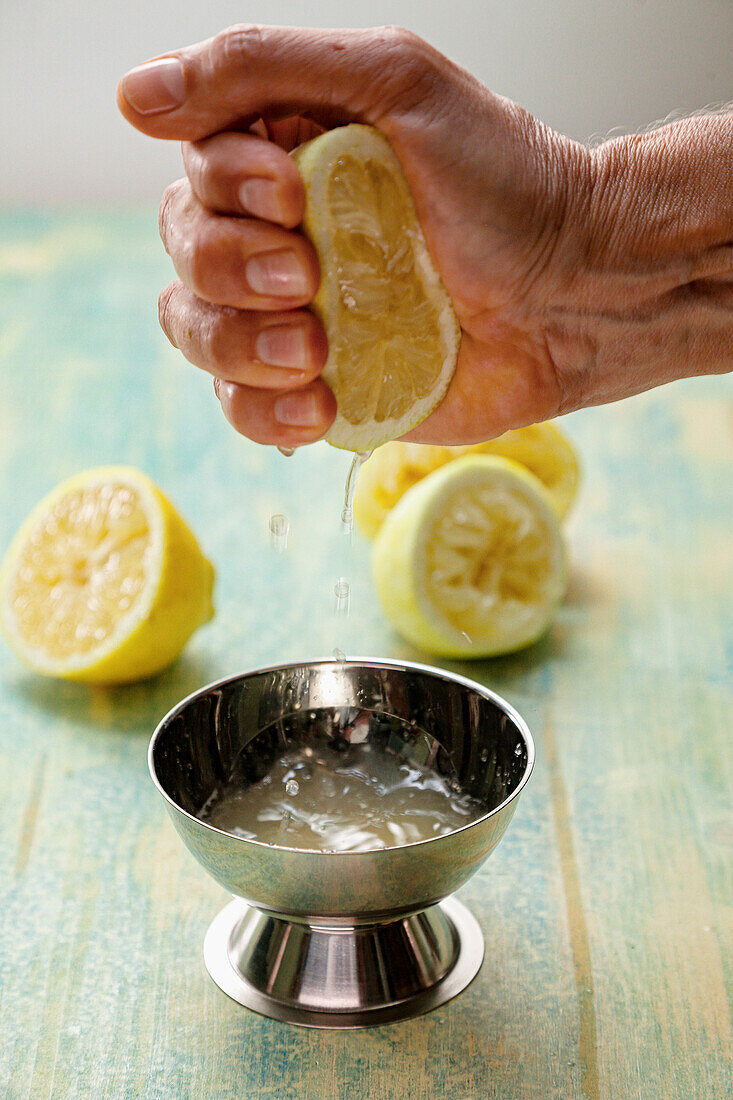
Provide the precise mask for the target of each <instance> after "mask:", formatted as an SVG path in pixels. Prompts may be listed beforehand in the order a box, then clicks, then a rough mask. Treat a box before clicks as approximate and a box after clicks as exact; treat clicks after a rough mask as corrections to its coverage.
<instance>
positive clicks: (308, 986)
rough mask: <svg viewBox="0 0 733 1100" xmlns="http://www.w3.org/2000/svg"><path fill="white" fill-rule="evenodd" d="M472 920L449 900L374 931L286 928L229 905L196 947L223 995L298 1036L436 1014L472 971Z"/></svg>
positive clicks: (479, 944) (476, 943) (476, 933)
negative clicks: (308, 1030)
mask: <svg viewBox="0 0 733 1100" xmlns="http://www.w3.org/2000/svg"><path fill="white" fill-rule="evenodd" d="M483 956H484V941H483V937H482V935H481V929H480V928H479V925H478V922H477V921H476V918H475V917H474V916H473V915H472V914H471V913H470V912H469V911H468V909H466V907H465V906H464V905H462V904H461V903H460V902H459V901H457V900H456V898H455V897H453V896H451V897H448V898H446V899H445V900H444V901H442V902H440V903H439V904H438V905H432V906H430V908H428V909H424V910H423V911H422V912H420V913H413V914H410V915H409V916H405V917H400V918H398V919H396V920H394V919H392V920H384V921H382V922H380V923H375V924H354V925H353V926H349V925H347V924H338V923H333V924H330V923H329V922H328V921H326V920H324V921H323V922H322V923H319V922H318V919H317V918H313V919H312V920H311V921H310V922H309V923H306V922H305V921H302V922H301V921H292V920H287V919H283V918H282V917H278V916H275V915H274V914H272V913H269V912H264V911H263V910H260V909H256V908H255V907H254V906H251V905H247V903H246V902H244V901H242V900H241V899H240V898H235V900H234V901H232V902H230V903H229V905H227V906H225V908H224V909H222V911H221V912H220V913H219V914H218V916H217V917H215V918H214V920H213V921H212V923H211V925H210V926H209V930H208V932H207V933H206V938H205V940H204V961H205V963H206V969H207V970H208V972H209V974H210V975H211V977H212V978H213V979H214V981H215V982H216V984H217V985H218V986H219V988H220V989H222V990H223V991H224V993H226V994H228V996H230V997H232V998H233V999H234V1000H235V1001H237V1002H238V1003H239V1004H241V1005H245V1006H246V1007H247V1008H251V1009H254V1011H255V1012H259V1013H261V1014H262V1015H264V1016H271V1017H272V1018H273V1019H276V1020H284V1021H286V1022H287V1023H291V1024H300V1025H301V1026H303V1027H324V1028H355V1027H370V1026H373V1025H377V1024H386V1023H391V1022H393V1021H395V1020H403V1019H406V1018H408V1017H410V1016H419V1015H421V1014H422V1013H423V1012H429V1011H430V1009H433V1008H437V1006H438V1005H441V1004H444V1003H445V1002H446V1001H448V1000H450V999H451V997H455V996H456V994H457V993H460V992H461V990H463V989H465V988H466V986H467V985H468V984H469V982H471V981H472V980H473V978H474V977H475V976H476V974H477V973H478V971H479V968H480V966H481V962H482V960H483Z"/></svg>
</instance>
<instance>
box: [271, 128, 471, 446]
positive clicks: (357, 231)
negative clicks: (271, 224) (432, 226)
mask: <svg viewBox="0 0 733 1100" xmlns="http://www.w3.org/2000/svg"><path fill="white" fill-rule="evenodd" d="M292 155H293V158H294V159H295V161H296V163H297V165H298V168H299V170H300V174H301V176H302V178H303V183H304V186H305V192H306V205H305V215H304V218H303V229H304V231H305V233H306V235H307V236H308V237H309V238H310V240H311V241H312V243H313V245H314V247H315V249H316V251H317V253H318V258H319V261H320V265H321V283H320V287H319V290H318V293H317V295H316V297H315V299H314V301H313V303H312V308H313V309H314V311H315V313H316V314H317V315H318V316H319V317H320V319H321V321H322V323H323V325H324V328H325V330H326V334H327V336H328V342H329V353H328V360H327V362H326V365H325V367H324V369H323V373H322V377H323V379H324V381H325V382H326V383H327V384H328V385H329V386H330V388H331V389H332V390H333V393H334V395H335V397H336V402H337V408H338V411H337V415H336V420H335V421H334V423H333V425H332V426H331V428H330V429H329V431H328V433H327V435H326V439H327V440H328V442H329V443H332V444H333V445H334V446H336V447H343V448H345V449H346V450H350V451H369V450H373V449H374V448H375V447H378V446H380V445H381V444H382V443H385V442H386V441H387V440H390V439H397V438H398V437H399V436H401V435H404V434H405V432H408V431H410V429H411V428H414V427H416V425H418V424H419V423H420V422H421V421H423V420H424V419H425V418H426V417H427V416H428V415H429V414H430V413H431V412H432V411H433V409H434V408H435V407H436V406H437V405H438V403H439V402H440V401H441V400H442V398H443V396H444V394H445V391H446V389H447V388H448V384H449V382H450V380H451V378H452V376H453V372H454V370H455V366H456V358H457V356H458V348H459V344H460V326H459V324H458V321H457V319H456V315H455V313H454V311H453V306H452V303H451V300H450V298H449V296H448V294H447V293H446V291H445V289H444V287H443V284H442V282H441V279H440V275H439V274H438V271H437V270H436V268H435V265H434V263H433V260H432V258H431V256H430V253H429V251H428V247H427V244H426V242H425V237H424V236H423V232H422V229H421V227H420V223H419V221H418V218H417V214H416V212H415V206H414V203H413V199H412V195H411V193H410V189H409V187H408V185H407V182H406V180H405V177H404V175H403V173H402V169H401V167H400V164H399V161H398V159H397V157H396V156H395V153H394V151H393V149H392V147H391V145H390V143H389V141H388V140H387V138H386V137H385V136H384V135H383V134H381V133H380V132H379V131H378V130H375V129H374V128H373V127H371V126H362V125H359V124H356V123H354V124H352V125H350V126H341V127H338V128H337V129H334V130H329V131H328V132H327V133H325V134H322V135H320V136H319V137H317V138H313V139H312V140H311V141H308V142H305V143H304V144H303V145H301V146H299V147H298V148H297V149H295V150H293V154H292Z"/></svg>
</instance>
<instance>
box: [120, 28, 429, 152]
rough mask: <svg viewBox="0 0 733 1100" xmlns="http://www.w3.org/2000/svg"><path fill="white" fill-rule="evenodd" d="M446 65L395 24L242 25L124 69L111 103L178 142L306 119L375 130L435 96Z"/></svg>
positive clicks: (149, 130)
mask: <svg viewBox="0 0 733 1100" xmlns="http://www.w3.org/2000/svg"><path fill="white" fill-rule="evenodd" d="M426 61H427V62H428V63H427V64H426ZM444 64H445V59H444V58H442V57H441V55H440V54H439V53H438V52H437V51H436V50H434V49H433V48H432V47H431V46H428V44H427V43H426V42H424V41H423V40H422V39H421V38H418V37H417V35H414V34H412V33H411V32H409V31H405V30H402V29H401V28H396V27H377V28H370V29H368V30H318V29H313V28H308V27H263V26H260V25H257V24H243V25H240V26H235V27H230V28H229V29H228V30H225V31H222V32H221V33H220V34H217V35H216V36H215V37H214V38H210V39H207V40H206V41H204V42H199V43H197V44H196V45H194V46H186V47H185V48H183V49H180V50H174V51H173V52H172V53H169V54H165V55H164V56H162V57H158V58H155V59H154V60H152V61H148V62H146V63H145V64H144V65H140V66H138V67H137V68H136V69H133V70H131V72H129V73H127V75H126V76H124V77H123V79H122V80H121V82H120V85H119V87H118V89H117V104H118V106H119V108H120V111H121V112H122V114H123V115H124V116H125V118H126V119H127V120H128V122H130V123H132V125H133V126H135V127H137V129H138V130H142V131H143V133H146V134H149V135H150V136H151V137H158V138H169V139H172V140H177V141H181V140H183V141H198V140H200V139H201V138H204V137H208V136H209V135H210V134H214V133H217V132H218V131H219V130H224V129H236V128H241V127H247V126H249V125H251V124H252V123H253V122H254V121H255V120H256V119H258V118H267V119H278V118H287V117H289V116H292V115H303V114H305V115H308V116H309V117H311V118H316V119H317V120H318V121H319V122H323V123H324V124H325V125H329V126H333V125H340V124H343V123H346V122H352V121H355V120H357V119H358V120H360V121H364V122H371V123H373V124H377V123H378V121H379V118H380V117H382V116H383V115H384V114H385V113H388V112H389V111H390V109H392V108H393V107H395V106H397V105H399V106H400V107H402V108H407V109H409V106H410V105H411V104H414V103H415V102H418V101H420V100H424V99H425V98H426V96H427V95H428V94H429V93H430V91H431V89H432V90H433V91H435V85H436V84H437V78H438V75H439V72H440V71H441V70H442V67H443V65H444Z"/></svg>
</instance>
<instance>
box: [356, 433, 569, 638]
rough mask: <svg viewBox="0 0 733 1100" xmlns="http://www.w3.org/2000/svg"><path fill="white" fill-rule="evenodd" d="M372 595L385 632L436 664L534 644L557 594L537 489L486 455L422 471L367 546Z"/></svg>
mask: <svg viewBox="0 0 733 1100" xmlns="http://www.w3.org/2000/svg"><path fill="white" fill-rule="evenodd" d="M372 562H373V572H374V580H375V584H376V589H377V594H378V596H379V599H380V602H381V604H382V608H383V610H384V613H385V615H386V616H387V618H388V619H389V620H390V622H391V623H392V625H393V626H394V627H395V628H396V629H397V630H398V631H399V632H400V633H401V634H402V635H403V636H404V637H405V638H407V639H408V640H409V641H410V642H412V643H413V644H414V645H416V646H418V647H419V648H421V649H423V650H425V651H427V652H428V653H432V654H435V655H439V656H444V657H492V656H497V655H498V654H501V653H510V652H512V651H514V650H517V649H521V648H522V647H524V646H527V645H530V644H531V643H532V642H534V641H536V640H537V639H538V638H539V637H540V636H541V635H542V634H543V633H544V631H545V630H546V629H547V628H548V627H549V625H550V623H551V621H552V618H553V615H554V613H555V610H556V609H557V606H558V604H559V603H560V600H561V599H562V596H563V594H564V592H565V588H566V583H567V560H566V551H565V544H564V540H563V536H562V532H561V530H560V524H559V520H558V516H557V512H556V510H555V508H554V507H553V505H552V502H551V498H550V496H549V494H548V493H547V491H546V490H545V489H544V487H543V485H542V483H541V482H540V481H539V480H538V479H537V478H536V477H535V476H534V475H533V474H531V473H529V472H528V471H527V470H526V469H524V468H523V467H521V466H519V465H518V464H517V463H515V462H512V461H510V460H508V459H504V458H500V457H498V456H495V455H483V454H482V455H476V454H471V455H466V456H465V457H463V458H457V459H455V461H453V462H450V463H448V464H447V465H445V466H443V467H441V468H440V469H438V470H435V471H434V472H433V473H431V474H428V475H427V476H426V477H424V478H423V479H422V480H421V481H420V482H418V484H416V485H414V486H413V487H412V488H411V489H409V490H408V491H407V492H406V493H405V494H404V496H403V497H402V499H401V500H400V501H399V502H398V503H397V505H396V506H395V507H394V509H393V510H392V511H391V512H390V513H389V515H388V516H387V518H386V519H385V521H384V523H383V524H382V527H381V530H380V531H379V534H378V535H377V539H376V542H375V544H374V554H373V559H372Z"/></svg>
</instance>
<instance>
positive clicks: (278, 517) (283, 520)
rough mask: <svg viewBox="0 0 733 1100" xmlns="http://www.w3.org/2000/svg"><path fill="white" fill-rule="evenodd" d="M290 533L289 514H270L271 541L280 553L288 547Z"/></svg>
mask: <svg viewBox="0 0 733 1100" xmlns="http://www.w3.org/2000/svg"><path fill="white" fill-rule="evenodd" d="M289 534H290V520H289V519H288V517H287V516H284V515H282V513H281V512H277V513H276V514H275V515H273V516H270V541H271V542H272V545H273V546H274V547H275V549H276V550H277V552H278V554H282V552H283V550H285V548H286V547H287V545H288V535H289Z"/></svg>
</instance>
